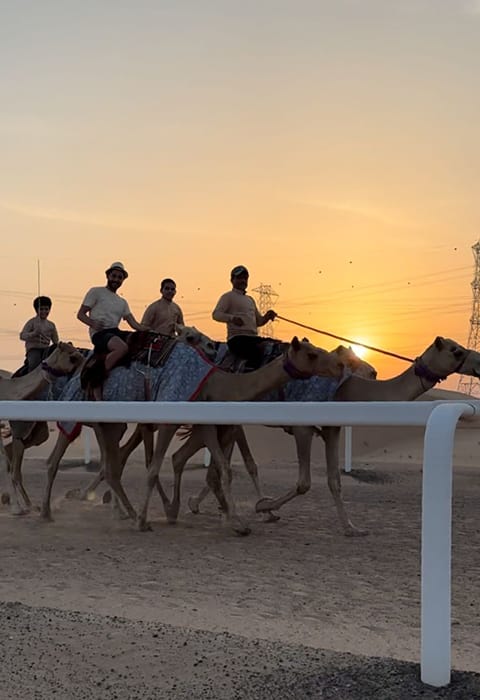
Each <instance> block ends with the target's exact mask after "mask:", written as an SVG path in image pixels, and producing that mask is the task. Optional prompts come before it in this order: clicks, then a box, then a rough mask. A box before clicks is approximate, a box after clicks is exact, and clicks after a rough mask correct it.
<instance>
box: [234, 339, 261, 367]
mask: <svg viewBox="0 0 480 700" xmlns="http://www.w3.org/2000/svg"><path fill="white" fill-rule="evenodd" d="M262 340H263V338H261V337H260V336H258V335H234V336H233V338H230V340H229V341H228V342H227V345H228V348H229V350H230V352H232V353H233V354H234V355H236V356H237V357H240V358H241V359H242V360H246V361H247V365H248V367H249V368H250V369H257V368H258V367H260V366H261V364H262V359H263V352H262V348H261V343H262Z"/></svg>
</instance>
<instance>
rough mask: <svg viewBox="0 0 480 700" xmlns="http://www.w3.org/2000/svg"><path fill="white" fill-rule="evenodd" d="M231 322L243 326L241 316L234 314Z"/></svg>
mask: <svg viewBox="0 0 480 700" xmlns="http://www.w3.org/2000/svg"><path fill="white" fill-rule="evenodd" d="M232 323H233V325H234V326H243V325H244V324H243V318H241V316H234V317H233V318H232Z"/></svg>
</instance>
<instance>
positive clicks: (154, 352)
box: [80, 331, 177, 391]
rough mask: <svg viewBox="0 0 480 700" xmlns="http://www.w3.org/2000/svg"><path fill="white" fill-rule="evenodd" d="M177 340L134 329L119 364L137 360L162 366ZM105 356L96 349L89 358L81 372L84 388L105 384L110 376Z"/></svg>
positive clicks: (126, 365) (129, 335) (89, 389)
mask: <svg viewBox="0 0 480 700" xmlns="http://www.w3.org/2000/svg"><path fill="white" fill-rule="evenodd" d="M176 342H177V339H176V338H171V337H170V336H168V335H159V334H158V333H153V332H152V331H132V332H131V333H129V334H128V335H127V337H126V343H127V345H128V353H127V354H126V355H125V357H123V358H122V360H121V362H119V363H118V365H117V366H119V367H122V366H123V367H129V366H130V364H131V363H132V362H133V361H135V362H140V363H141V364H143V365H145V366H146V367H162V366H163V365H164V364H165V362H166V361H167V360H168V358H169V357H170V354H171V352H172V350H173V348H174V347H175V344H176ZM105 357H106V354H105V353H96V352H95V351H94V352H93V353H92V355H90V357H89V358H87V360H86V361H85V364H84V365H83V368H82V371H81V374H80V383H81V386H82V389H84V390H88V391H91V390H92V389H95V388H97V387H99V386H102V385H103V383H104V381H105V380H106V378H107V376H108V372H107V370H106V369H105Z"/></svg>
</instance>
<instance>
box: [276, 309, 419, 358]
mask: <svg viewBox="0 0 480 700" xmlns="http://www.w3.org/2000/svg"><path fill="white" fill-rule="evenodd" d="M276 318H279V319H281V320H282V321H286V322H287V323H293V325H294V326H300V328H306V329H307V330H309V331H313V332H314V333H321V334H322V335H328V336H329V337H330V338H336V339H337V340H343V341H344V342H345V343H350V345H359V346H360V347H362V348H367V349H368V350H373V352H380V353H381V354H382V355H389V357H396V358H397V360H405V362H414V361H415V360H413V359H412V358H411V357H405V355H397V353H396V352H389V351H388V350H382V349H381V348H375V347H373V345H365V343H359V342H358V341H356V340H350V338H343V337H342V336H341V335H335V333H328V332H327V331H321V330H319V329H318V328H313V326H306V325H305V324H304V323H299V322H298V321H292V319H290V318H285V316H280V314H277V316H276Z"/></svg>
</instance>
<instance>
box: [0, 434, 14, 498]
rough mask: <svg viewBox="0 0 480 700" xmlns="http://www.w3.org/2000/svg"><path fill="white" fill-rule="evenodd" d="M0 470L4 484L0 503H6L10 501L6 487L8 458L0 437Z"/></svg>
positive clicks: (8, 471)
mask: <svg viewBox="0 0 480 700" xmlns="http://www.w3.org/2000/svg"><path fill="white" fill-rule="evenodd" d="M0 472H1V474H2V482H4V485H5V491H3V490H2V492H1V504H2V505H7V504H9V503H10V500H11V499H10V489H9V487H8V480H9V474H10V459H9V457H8V455H7V450H6V449H5V445H4V444H3V440H2V438H1V437H0Z"/></svg>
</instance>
